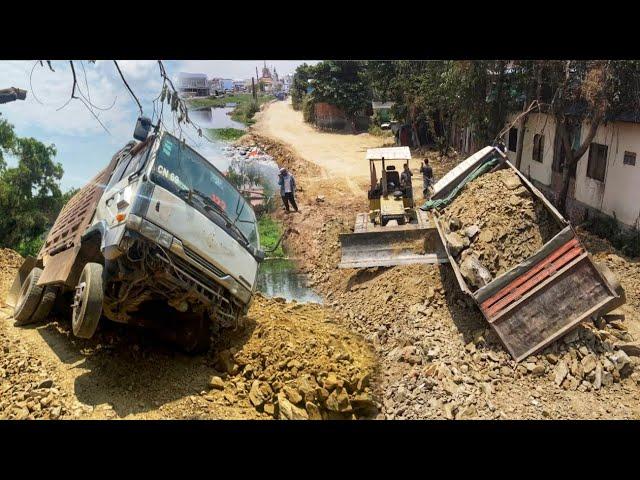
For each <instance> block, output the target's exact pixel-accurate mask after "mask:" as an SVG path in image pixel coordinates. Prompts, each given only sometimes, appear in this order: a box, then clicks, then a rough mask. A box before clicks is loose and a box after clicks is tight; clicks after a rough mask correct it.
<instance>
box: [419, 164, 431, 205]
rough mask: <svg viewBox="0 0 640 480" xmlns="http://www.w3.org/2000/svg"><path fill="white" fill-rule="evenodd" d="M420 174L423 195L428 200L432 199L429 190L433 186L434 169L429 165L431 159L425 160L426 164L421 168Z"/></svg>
mask: <svg viewBox="0 0 640 480" xmlns="http://www.w3.org/2000/svg"><path fill="white" fill-rule="evenodd" d="M420 173H421V174H422V188H423V190H422V194H423V195H424V198H425V199H427V200H428V198H429V197H431V194H430V193H429V190H430V189H431V186H432V185H433V169H432V168H431V166H430V165H429V159H428V158H425V159H424V163H423V164H422V165H421V166H420Z"/></svg>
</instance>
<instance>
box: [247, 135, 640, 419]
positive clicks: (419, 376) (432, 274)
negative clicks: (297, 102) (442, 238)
mask: <svg viewBox="0 0 640 480" xmlns="http://www.w3.org/2000/svg"><path fill="white" fill-rule="evenodd" d="M252 141H257V142H259V143H261V144H262V145H263V146H264V147H265V148H266V149H267V151H269V153H270V154H272V155H274V156H275V157H276V160H278V154H277V152H278V151H279V150H280V149H284V151H287V150H288V149H287V148H286V147H283V146H282V145H280V144H279V143H278V142H277V141H274V140H272V139H268V138H265V137H256V138H254V139H252ZM288 153H289V155H290V156H289V157H288V158H286V159H284V160H283V163H285V164H286V165H287V166H288V167H292V168H294V171H295V172H297V184H298V185H300V187H301V191H300V192H299V193H298V203H299V204H300V205H301V213H299V214H290V215H285V214H283V213H281V212H279V213H278V215H279V216H280V218H281V219H282V221H283V222H284V223H285V224H286V225H287V226H289V227H290V228H292V229H293V230H294V231H295V232H297V234H295V235H291V236H290V237H289V238H288V239H287V247H288V249H289V251H290V252H293V254H295V256H296V257H298V259H299V263H300V268H301V269H302V270H303V271H306V272H307V273H308V274H309V276H310V278H311V281H312V285H313V286H314V287H315V288H316V289H317V290H318V291H319V292H320V293H321V294H322V295H323V296H324V297H325V299H326V301H327V304H328V305H329V306H330V307H332V308H333V309H334V311H335V312H336V315H337V316H339V318H340V319H341V320H342V322H343V323H344V325H345V326H348V327H349V328H350V329H352V330H354V331H357V332H359V333H361V334H362V335H364V336H365V337H366V338H367V339H368V340H369V341H370V342H371V344H372V345H373V347H374V348H375V350H376V352H377V353H378V355H379V358H380V369H379V371H380V375H379V376H378V377H376V379H375V382H376V383H375V391H376V392H377V394H378V395H379V397H380V399H381V402H380V405H379V407H380V408H381V411H382V415H381V418H382V417H384V418H400V419H402V418H640V404H639V402H638V400H637V393H638V384H637V382H638V380H639V379H640V377H639V376H638V373H634V369H635V367H636V366H637V364H638V357H636V356H634V355H627V354H626V353H624V352H622V353H620V352H621V350H620V349H619V348H618V345H619V343H621V342H626V340H622V339H621V338H619V337H625V338H627V339H629V338H633V339H634V340H635V339H637V338H640V336H636V334H635V333H634V328H635V326H634V325H636V324H637V322H638V315H637V311H636V310H630V311H627V313H626V316H624V319H623V320H621V321H616V320H615V319H614V318H613V317H608V318H606V319H599V320H597V321H596V323H585V324H584V325H583V326H581V327H580V328H578V329H577V330H575V331H574V333H572V334H571V335H568V336H567V337H565V339H563V340H562V341H560V342H556V344H554V345H552V346H551V347H549V348H548V349H546V350H545V351H544V352H542V353H541V354H540V355H536V356H533V357H530V358H529V359H527V360H526V361H525V362H524V363H522V364H516V363H515V362H514V361H513V360H512V359H511V357H510V356H509V355H508V353H507V352H506V351H505V350H504V348H503V347H502V345H501V344H500V342H499V340H498V339H497V338H496V336H495V335H494V334H493V332H492V331H491V330H490V329H489V328H488V325H487V324H486V322H485V321H484V320H483V318H482V316H481V314H480V312H479V311H478V310H477V308H476V307H475V306H474V305H470V304H469V303H467V302H466V301H465V299H464V298H463V297H462V296H461V295H460V294H459V293H458V292H459V288H458V286H457V283H456V280H455V278H454V277H453V273H452V272H451V269H450V267H449V266H447V265H442V266H430V265H413V266H405V267H393V268H376V269H367V270H359V271H358V270H339V269H337V264H338V262H339V259H340V247H339V241H338V234H339V233H341V232H349V231H351V229H352V227H353V222H354V219H355V215H356V213H357V212H359V211H366V208H367V202H366V195H364V194H362V195H357V196H356V195H354V193H353V192H351V191H350V189H349V186H348V185H347V182H346V180H344V179H340V178H332V179H325V178H318V177H317V176H316V175H307V174H306V171H307V168H310V167H308V165H309V163H308V162H306V161H305V160H304V159H302V158H300V157H297V156H295V155H294V154H293V153H292V152H291V151H288ZM430 156H431V164H432V166H433V167H434V170H435V173H436V177H437V178H439V177H440V176H441V175H442V174H444V173H445V172H446V171H447V170H448V169H449V168H451V167H452V166H453V165H455V161H454V160H452V159H448V158H445V159H440V158H439V156H438V155H437V154H435V153H432V154H430ZM415 180H416V179H415V178H414V181H415ZM359 187H360V188H361V189H362V190H363V191H365V192H366V184H365V183H364V181H361V182H360V184H359ZM414 191H416V189H415V188H414ZM418 191H419V190H418ZM623 261H624V262H625V263H630V261H629V259H623ZM498 267H500V264H499V263H498ZM502 268H506V266H503V267H502ZM612 268H613V270H614V271H616V272H618V271H619V269H618V268H615V266H614V267H612ZM620 274H621V275H622V274H624V273H623V272H620ZM636 275H637V273H636ZM635 278H636V279H638V280H640V277H638V276H636V277H635ZM628 283H633V282H632V281H629V282H628ZM636 298H637V297H636ZM636 301H637V300H634V299H632V300H631V304H634V302H636ZM618 320H620V319H619V318H618ZM625 328H626V329H627V330H629V332H627V334H628V335H629V336H628V337H627V336H626V335H625V334H621V333H619V332H622V331H623V330H621V329H625Z"/></svg>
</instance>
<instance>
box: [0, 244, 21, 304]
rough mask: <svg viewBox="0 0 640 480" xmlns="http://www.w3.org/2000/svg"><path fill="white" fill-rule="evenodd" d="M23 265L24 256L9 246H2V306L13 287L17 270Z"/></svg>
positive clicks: (0, 273) (0, 280)
mask: <svg viewBox="0 0 640 480" xmlns="http://www.w3.org/2000/svg"><path fill="white" fill-rule="evenodd" d="M20 265H22V257H21V256H20V254H19V253H18V252H14V251H13V250H11V249H9V248H0V306H2V304H3V301H4V299H5V297H6V295H7V292H8V291H9V288H11V284H12V283H13V279H14V277H15V275H16V271H17V270H18V268H19V267H20Z"/></svg>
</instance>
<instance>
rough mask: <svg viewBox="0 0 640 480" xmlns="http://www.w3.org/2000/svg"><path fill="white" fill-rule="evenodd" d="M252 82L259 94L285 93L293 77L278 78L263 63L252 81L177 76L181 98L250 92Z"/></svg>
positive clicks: (197, 75)
mask: <svg viewBox="0 0 640 480" xmlns="http://www.w3.org/2000/svg"><path fill="white" fill-rule="evenodd" d="M252 80H253V83H254V85H255V86H256V88H257V89H258V90H259V91H261V92H264V93H273V94H276V93H279V92H284V93H287V92H289V89H290V88H291V82H292V81H293V75H292V74H287V75H284V76H283V77H280V76H279V75H278V72H277V70H276V68H275V67H272V68H269V67H267V62H264V65H263V68H262V74H261V75H260V76H258V68H257V67H256V75H255V77H253V79H252V78H248V79H230V78H222V77H213V78H207V75H206V74H204V73H186V72H180V73H179V74H178V81H177V88H178V92H179V93H180V95H181V96H183V97H207V96H213V95H224V94H225V93H232V92H250V91H251V83H252Z"/></svg>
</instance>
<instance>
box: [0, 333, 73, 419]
mask: <svg viewBox="0 0 640 480" xmlns="http://www.w3.org/2000/svg"><path fill="white" fill-rule="evenodd" d="M0 344H1V345H0V419H13V420H26V419H37V418H43V419H58V418H61V417H62V416H64V415H65V414H67V413H68V412H69V408H68V406H67V402H66V399H65V398H64V395H63V394H61V393H60V391H59V390H58V388H56V385H55V382H54V380H53V379H52V378H51V377H49V376H47V372H46V371H44V369H43V365H42V361H41V360H40V359H38V358H35V357H33V356H31V355H30V354H29V353H28V352H27V350H26V349H25V348H24V347H23V346H22V345H21V344H20V342H19V341H15V342H12V341H10V340H9V338H8V337H7V336H6V334H4V333H3V332H0Z"/></svg>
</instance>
